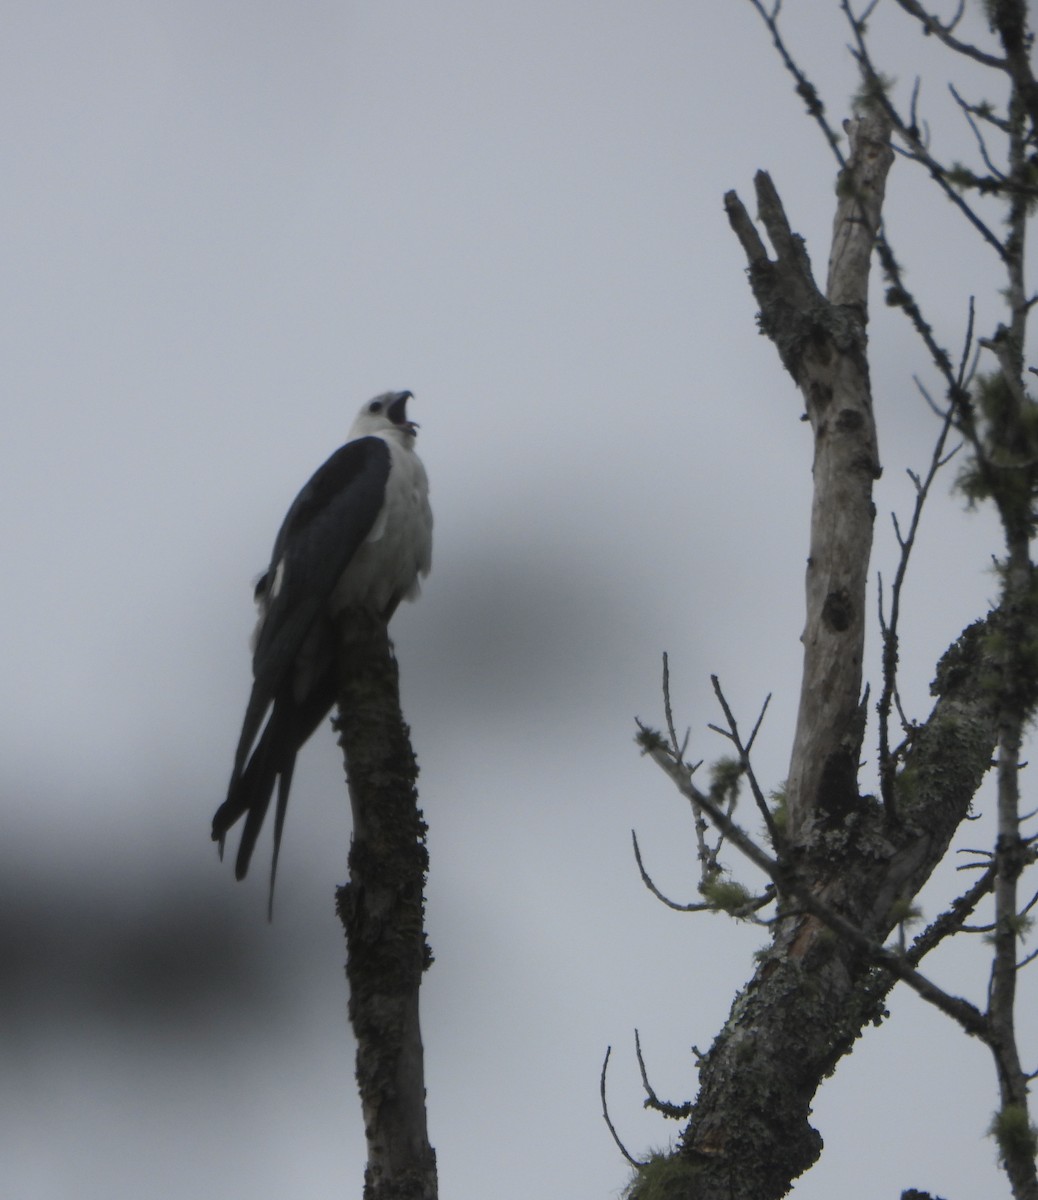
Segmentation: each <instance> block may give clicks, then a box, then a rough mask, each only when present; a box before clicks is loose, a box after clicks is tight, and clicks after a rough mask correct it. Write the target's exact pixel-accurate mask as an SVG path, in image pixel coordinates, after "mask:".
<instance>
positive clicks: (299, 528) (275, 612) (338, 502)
mask: <svg viewBox="0 0 1038 1200" xmlns="http://www.w3.org/2000/svg"><path fill="white" fill-rule="evenodd" d="M389 464H390V458H389V448H388V446H387V445H386V443H385V442H384V441H383V440H382V439H381V438H375V437H367V438H358V439H356V440H355V441H352V442H347V443H346V445H345V446H341V447H340V448H339V449H338V450H336V452H335V453H334V454H333V455H332V456H331V458H329V459H328V461H327V462H326V463H324V465H323V466H321V467H319V468H318V469H317V471H316V472H315V473H314V475H313V476H312V477H311V479H310V480H309V482H308V483H307V484H306V486H305V487H304V488H303V490H302V491H301V492H300V493H299V495H298V496H297V497H296V499H295V501H294V502H293V504H292V507H291V508H290V509H289V510H288V513H287V515H286V516H285V519H284V521H283V522H282V524H281V528H280V530H279V531H278V535H277V538H276V539H275V541H274V551H273V553H272V555H271V560H270V567H269V568H268V570H267V573H266V575H265V576H264V580H265V587H266V592H265V606H266V615H265V617H264V620H263V623H262V625H261V627H260V629H259V631H258V636H257V639H256V645H255V648H254V651H253V659H252V671H253V677H254V678H253V686H252V694H251V695H250V697H249V703H248V706H247V708H246V711H245V719H244V721H243V723H242V731H241V738H240V739H239V742H238V750H237V753H236V754H235V759H234V771H235V775H238V774H239V773H240V772H241V771H242V770H243V769H244V767H245V761H246V757H247V756H248V753H249V751H250V750H251V748H252V744H253V742H254V741H255V739H256V735H257V734H258V733H259V729H260V725H261V724H262V722H263V718H264V716H265V715H266V713H267V710H268V708H269V707H270V705H271V704H272V703H273V700H274V697H275V695H277V694H278V693H279V692H280V691H281V688H282V686H283V684H284V682H285V680H286V679H287V678H290V677H291V675H292V673H293V668H294V666H295V663H296V658H297V656H298V654H299V651H300V649H301V648H302V646H303V643H304V641H305V639H306V635H307V633H308V632H309V631H310V629H311V627H312V626H313V624H314V622H315V621H316V620H317V619H318V618H319V617H320V616H322V615H323V614H324V612H325V610H326V608H327V604H328V600H329V598H330V597H331V594H332V592H333V591H334V590H335V585H336V584H337V583H338V581H339V577H340V575H342V573H343V571H344V570H345V569H346V567H347V565H348V564H349V562H350V559H351V558H353V556H354V554H355V553H356V552H357V550H358V548H359V547H360V546H361V544H362V543H363V541H364V539H365V538H366V537H367V536H368V534H369V533H370V532H371V529H372V526H373V525H374V524H375V521H376V519H377V517H378V514H379V510H380V509H381V507H382V501H383V498H384V496H385V490H386V480H387V479H388V478H389ZM262 585H263V581H261V586H262ZM232 782H233V778H232Z"/></svg>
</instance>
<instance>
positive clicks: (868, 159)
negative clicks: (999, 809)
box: [635, 116, 998, 1200]
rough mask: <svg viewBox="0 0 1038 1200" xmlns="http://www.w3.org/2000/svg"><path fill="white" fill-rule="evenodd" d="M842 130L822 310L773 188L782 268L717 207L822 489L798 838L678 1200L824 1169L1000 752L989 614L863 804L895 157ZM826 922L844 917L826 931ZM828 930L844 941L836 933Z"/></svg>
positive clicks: (759, 1197)
mask: <svg viewBox="0 0 1038 1200" xmlns="http://www.w3.org/2000/svg"><path fill="white" fill-rule="evenodd" d="M849 133H850V138H851V150H852V154H851V158H850V160H849V161H848V165H847V167H846V169H845V172H844V174H843V177H842V178H841V184H840V188H839V189H838V191H839V201H838V208H837V216H836V222H835V228H834V238H833V251H832V256H831V259H830V268H829V279H828V284H827V289H826V294H825V295H824V296H823V295H822V294H821V292H820V291H819V289H818V288H817V287H816V286H815V284H814V281H813V278H812V276H811V270H810V263H809V261H808V257H807V253H806V250H805V248H804V244H803V242H802V240H801V239H800V238H799V237H797V236H796V235H794V234H793V233H792V232H791V231H790V228H789V225H788V222H787V221H786V217H785V214H784V212H783V210H782V205H781V202H780V200H779V198H778V195H777V193H776V191H775V189H774V187H773V186H772V184H771V181H770V179H769V178H768V177H767V176H766V175H764V174H763V173H762V174H758V176H757V179H756V189H757V196H758V202H759V205H760V218H761V221H762V222H763V224H764V225H765V228H766V229H767V232H768V235H769V238H770V241H771V244H772V246H773V248H774V252H775V257H774V259H772V258H771V257H769V255H768V253H767V251H766V249H765V247H764V244H763V242H762V241H761V239H760V237H759V235H758V233H757V230H756V228H755V226H754V225H753V223H752V222H751V221H750V219H749V217H748V216H747V214H746V211H745V209H744V208H743V206H742V204H741V203H740V201H739V199H738V197H737V196H736V195H735V194H734V193H729V195H728V196H727V197H726V199H725V202H726V208H727V210H728V214H729V219H730V221H731V224H732V227H733V229H734V230H735V232H736V234H737V236H738V237H739V239H740V242H741V243H742V245H743V248H744V250H745V251H746V254H747V258H748V261H749V275H750V282H751V285H752V287H753V290H754V294H755V296H756V298H757V300H758V303H759V304H760V309H761V312H760V317H759V320H760V324H761V327H762V329H763V331H764V332H765V333H767V334H768V336H769V337H771V338H772V340H773V341H774V342H775V344H776V346H777V348H778V350H779V353H780V355H781V357H782V361H783V363H784V365H785V366H786V367H787V369H788V370H789V371H790V372H791V374H792V375H793V377H794V379H795V380H796V381H797V383H798V385H799V386H800V388H801V390H802V392H803V395H804V401H805V405H806V409H807V414H808V417H809V419H810V421H811V426H812V430H813V433H814V441H815V460H814V489H815V491H814V503H813V507H812V520H811V548H810V557H809V561H808V568H807V622H806V627H805V632H804V637H803V641H804V677H803V684H802V692H801V702H800V710H799V715H798V723H797V729H796V737H795V745H794V748H793V754H792V763H791V773H790V780H789V784H788V803H789V806H790V809H791V813H790V818H791V822H790V829H789V835H788V836H787V838H786V840H785V843H784V844H783V846H781V847H780V848H779V860H780V862H781V872H776V875H775V878H776V882H777V883H778V884H779V887H780V892H781V893H782V901H781V904H782V908H781V917H780V920H779V923H778V925H777V927H776V932H775V937H774V940H773V942H772V945H771V947H770V948H769V951H768V953H767V955H766V956H765V957H764V959H763V960H762V961H761V963H760V965H759V967H758V969H757V971H756V973H755V975H754V977H753V979H751V981H750V982H749V983H748V984H747V985H746V987H745V988H744V989H743V991H742V992H741V993H740V994H739V996H737V997H736V1000H735V1002H734V1004H733V1006H732V1009H731V1013H730V1015H729V1018H728V1021H727V1023H726V1025H725V1027H724V1029H723V1030H722V1031H721V1033H720V1034H719V1035H718V1037H717V1039H716V1041H715V1043H714V1045H713V1046H712V1048H711V1049H710V1051H709V1052H708V1053H707V1054H706V1055H705V1056H703V1058H702V1059H701V1060H700V1062H699V1074H700V1090H699V1094H698V1097H697V1099H696V1102H695V1104H694V1106H693V1108H692V1112H691V1117H690V1120H689V1122H688V1125H687V1127H686V1129H685V1131H684V1134H683V1136H682V1142H681V1147H680V1151H679V1156H680V1158H681V1160H682V1161H683V1163H684V1164H685V1168H686V1170H687V1186H686V1187H684V1188H683V1189H682V1190H681V1191H680V1193H679V1192H675V1193H674V1194H675V1196H677V1195H679V1194H680V1195H681V1196H685V1197H688V1198H692V1197H695V1200H715V1198H716V1200H721V1198H722V1197H723V1198H724V1200H771V1198H773V1197H774V1198H777V1197H780V1196H783V1195H784V1194H785V1193H786V1191H787V1190H788V1188H789V1186H790V1184H791V1183H792V1181H793V1180H794V1179H796V1178H797V1176H799V1175H800V1174H802V1173H803V1172H804V1171H805V1170H807V1169H808V1168H809V1167H810V1166H811V1165H812V1163H813V1162H814V1161H815V1160H816V1158H817V1157H818V1155H819V1153H820V1150H821V1138H820V1136H819V1135H818V1133H817V1132H816V1131H815V1130H814V1129H813V1128H812V1127H811V1125H810V1121H809V1116H810V1111H811V1103H812V1101H813V1098H814V1095H815V1092H816V1091H817V1088H818V1087H819V1085H820V1084H821V1082H822V1080H823V1079H824V1078H825V1077H826V1076H827V1075H828V1074H829V1073H830V1072H831V1071H832V1070H833V1068H834V1066H835V1064H836V1063H837V1062H838V1060H839V1059H840V1058H841V1057H842V1055H844V1054H845V1053H847V1052H848V1051H849V1050H850V1048H851V1046H852V1045H853V1043H854V1041H855V1039H856V1038H857V1037H858V1035H859V1034H860V1032H861V1030H862V1028H863V1027H864V1026H865V1025H866V1024H868V1023H870V1022H872V1021H875V1020H878V1019H879V1018H880V1017H881V1016H882V1012H883V1009H882V1001H883V998H884V996H885V995H886V993H887V991H888V990H889V988H890V987H892V986H893V984H894V982H895V981H896V979H897V978H898V977H903V974H902V975H900V976H899V974H898V972H899V971H900V970H901V969H902V968H901V964H900V962H897V963H895V962H894V960H893V956H891V955H889V953H888V952H885V951H882V950H881V947H882V943H883V942H884V940H885V939H886V937H887V936H888V934H889V933H890V931H891V930H892V929H893V928H894V926H895V925H896V924H897V922H898V920H899V919H900V918H901V916H902V915H903V913H904V905H905V902H906V900H910V899H911V898H912V897H913V896H914V895H915V894H916V892H917V891H918V890H919V888H920V887H921V886H922V885H923V883H924V882H925V880H926V879H927V878H928V877H929V875H930V874H931V872H932V871H933V869H934V867H935V866H936V865H937V863H938V862H940V861H941V859H942V857H943V856H944V854H945V852H946V851H947V848H948V845H949V843H950V840H951V837H952V835H953V833H954V831H955V829H956V828H957V827H958V825H959V823H960V822H961V821H962V819H963V818H964V817H965V815H966V813H967V811H968V808H969V804H970V801H971V799H972V797H973V795H974V793H975V791H976V789H977V787H978V786H979V784H980V781H981V779H982V778H983V776H984V774H985V772H986V771H987V770H988V769H989V767H990V764H991V755H992V751H993V748H994V746H995V743H996V740H997V711H996V705H995V702H994V701H993V699H992V697H991V695H990V691H989V689H987V687H986V682H987V680H988V678H989V675H990V670H991V662H990V659H989V657H988V656H987V651H986V649H985V647H986V645H987V644H988V641H987V639H986V638H985V634H986V633H987V632H988V630H989V628H990V625H991V623H992V622H995V621H997V620H998V617H997V615H995V614H993V615H992V616H991V617H989V618H988V621H987V622H978V624H977V625H976V626H974V627H971V629H969V630H967V631H966V632H965V633H964V635H963V637H962V638H961V639H960V641H959V642H958V643H957V644H956V645H955V646H953V647H952V648H951V649H950V650H949V651H948V653H947V655H946V656H945V658H944V660H943V661H942V664H941V667H940V669H939V671H938V676H937V680H936V681H935V684H934V691H935V695H936V696H937V700H936V703H935V705H934V709H933V711H932V713H931V714H930V716H929V717H928V719H927V720H926V722H924V723H923V725H921V726H920V727H919V729H918V731H917V734H916V736H915V738H914V740H913V743H912V745H911V747H910V749H909V750H908V751H907V753H906V756H905V759H904V762H903V766H902V769H901V771H900V773H899V774H898V775H897V777H896V779H895V782H894V787H895V794H896V797H897V819H893V814H891V813H890V812H886V811H884V809H883V806H882V805H881V804H880V803H879V802H878V801H877V800H876V799H875V798H874V797H870V796H862V795H861V794H860V792H859V789H858V785H857V764H858V758H859V752H860V747H861V737H862V728H863V724H864V711H863V709H862V701H861V696H860V690H861V678H862V676H861V671H862V647H863V640H864V605H865V584H866V573H867V570H868V564H869V554H870V550H871V542H872V522H873V505H872V497H871V491H872V483H873V480H874V479H875V477H876V476H877V474H878V471H879V463H878V455H877V449H876V434H875V425H874V421H873V416H872V404H871V397H870V392H869V375H868V364H867V359H866V338H865V324H866V319H867V309H866V295H867V287H868V272H869V262H870V258H871V251H872V247H873V241H874V237H875V233H876V230H877V227H878V223H879V218H880V208H881V204H882V197H883V184H884V179H885V175H886V172H887V170H888V169H889V166H890V162H891V160H892V154H891V152H890V148H889V130H888V129H887V127H886V125H885V123H884V122H883V121H882V120H881V119H879V118H876V117H871V116H870V117H866V118H862V119H860V120H858V121H856V122H852V123H851V126H850V129H849ZM826 912H828V913H831V914H835V918H836V920H833V921H830V922H828V923H827V921H826V919H825V913H826ZM838 923H842V926H843V931H842V932H841V933H834V931H833V930H834V927H836V925H837V924H838ZM850 935H852V936H850ZM892 967H896V968H897V970H892V969H891V968H892ZM933 992H934V993H935V994H934V995H933V996H931V997H929V998H931V999H932V1000H933V1001H934V1002H935V1003H939V1004H941V1005H942V1006H944V1007H945V1008H946V1010H947V1011H948V1012H949V1014H950V1015H952V1016H954V1017H955V1018H956V1019H958V1020H959V1021H960V1023H962V1024H963V1025H964V1027H966V1028H967V1029H970V1030H971V1031H972V1032H978V1031H979V1030H980V1029H981V1028H982V1026H983V1020H984V1019H983V1017H982V1015H981V1014H980V1013H978V1012H977V1010H975V1009H974V1008H973V1007H972V1006H971V1005H969V1004H967V1003H966V1002H964V1001H957V1000H956V999H955V998H954V997H945V996H943V994H940V993H939V990H938V989H933ZM635 1195H637V1192H635Z"/></svg>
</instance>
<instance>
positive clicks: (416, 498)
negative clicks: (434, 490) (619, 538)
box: [330, 435, 432, 613]
mask: <svg viewBox="0 0 1038 1200" xmlns="http://www.w3.org/2000/svg"><path fill="white" fill-rule="evenodd" d="M383 440H384V441H385V443H386V445H387V446H388V447H389V454H390V468H389V477H388V479H387V481H386V495H385V500H384V502H383V505H382V508H381V509H380V510H379V514H378V516H377V517H376V518H375V524H374V525H373V526H372V529H371V532H370V533H369V534H368V536H367V538H366V540H365V541H364V543H363V544H362V545H361V546H360V548H359V549H358V550H357V552H356V554H354V556H353V558H352V559H351V560H350V563H349V565H348V566H347V568H346V570H345V571H343V573H342V575H341V576H340V578H339V583H338V585H337V586H336V588H335V591H334V592H333V594H332V597H331V603H330V610H331V612H332V613H336V612H338V611H340V610H341V609H343V608H366V609H370V610H371V611H373V612H379V613H384V612H386V611H387V610H388V609H391V608H392V607H395V606H396V604H397V603H398V602H399V601H400V600H402V599H407V600H413V599H414V598H415V597H416V596H417V595H418V579H419V576H422V575H428V573H429V568H430V566H431V565H432V511H431V509H430V508H429V481H428V479H427V477H426V474H425V467H424V466H423V465H422V462H421V459H419V457H418V455H417V454H415V453H414V451H413V450H412V449H411V448H410V446H405V445H401V444H400V442H399V441H398V439H397V438H396V437H394V436H392V435H390V436H387V437H385V438H384V439H383Z"/></svg>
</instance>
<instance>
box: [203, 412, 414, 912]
mask: <svg viewBox="0 0 1038 1200" xmlns="http://www.w3.org/2000/svg"><path fill="white" fill-rule="evenodd" d="M410 399H411V393H410V392H386V393H384V394H383V395H381V396H376V397H375V399H374V400H371V401H369V402H368V403H367V404H365V405H364V407H363V408H362V409H361V410H360V412H359V413H358V414H357V419H356V420H355V421H354V422H353V427H352V428H351V430H350V436H349V440H348V441H347V442H346V444H345V445H343V446H340V448H339V449H338V450H336V451H335V453H334V454H333V455H332V456H331V458H329V459H328V461H327V462H326V463H324V465H323V466H321V467H319V468H318V469H317V471H316V472H315V473H314V475H313V476H312V478H311V479H310V481H309V482H308V483H307V484H306V486H305V487H304V488H303V490H302V491H301V492H300V493H299V495H298V496H297V497H296V498H295V500H294V501H293V503H292V506H291V508H290V509H289V510H288V514H287V515H286V517H285V519H284V521H283V522H282V525H281V528H280V529H279V530H278V535H277V537H276V538H275V539H274V551H273V553H272V554H271V558H270V566H269V567H268V568H267V570H266V572H265V573H264V574H263V575H262V576H261V578H260V580H259V582H258V583H257V584H256V605H257V607H258V609H259V620H258V621H257V623H256V629H255V632H254V633H253V635H252V651H253V655H252V673H253V684H252V694H251V695H250V696H249V703H248V706H247V708H246V710H245V720H244V722H243V724H242V731H241V737H240V739H239V741H238V750H237V753H236V754H235V756H234V770H233V771H232V772H231V782H230V786H229V787H228V789H227V799H226V800H225V801H224V802H223V804H222V805H221V806H220V808H219V809H218V810H217V812H216V815H215V816H214V817H213V840H214V841H218V842H219V843H220V853H221V855H222V853H223V844H224V838H225V836H226V834H227V831H228V830H229V829H230V828H231V827H232V826H233V825H234V824H235V822H236V821H238V820H239V819H240V818H241V817H244V818H245V824H244V826H243V828H242V834H241V842H240V844H239V846H238V856H237V859H236V861H235V868H234V873H235V875H236V876H237V878H238V879H243V878H244V877H245V874H246V872H247V871H248V869H249V859H250V857H251V855H252V851H253V849H254V847H255V845H256V838H257V837H258V836H259V831H260V828H261V826H262V824H263V818H264V817H265V816H266V812H267V809H268V808H269V806H270V800H271V797H272V795H273V794H274V788H275V785H276V786H277V794H278V798H277V806H276V809H275V813H274V854H273V860H272V863H271V871H270V890H271V900H273V891H274V875H275V872H276V870H277V859H278V851H279V849H280V845H281V831H282V828H283V826H284V820H285V808H286V806H287V804H288V792H289V788H290V786H291V783H292V771H293V768H294V767H295V760H296V755H297V754H298V753H299V750H300V749H301V748H302V746H303V743H304V742H305V741H306V740H307V738H309V736H310V735H311V734H312V733H313V732H314V730H315V729H316V728H317V726H318V725H319V724H320V723H321V721H322V720H324V718H325V716H326V715H327V714H328V712H329V711H330V709H331V707H332V705H333V704H334V703H335V695H336V682H337V681H336V669H335V661H336V654H335V626H334V618H335V617H336V615H337V614H338V613H340V612H342V611H343V610H346V609H350V610H354V611H356V610H362V611H364V612H367V613H371V614H374V615H376V616H378V617H380V618H381V619H382V620H384V621H388V620H389V618H390V617H391V616H392V615H393V613H394V612H395V611H396V608H397V605H398V604H399V603H400V601H401V600H405V599H406V600H413V599H414V598H415V597H416V596H417V595H418V578H419V576H422V575H427V574H428V573H429V567H430V565H431V561H432V512H431V511H430V508H429V484H428V480H427V478H426V474H425V468H424V467H423V466H422V462H421V459H419V457H418V455H417V454H415V452H414V442H415V435H416V431H417V426H416V425H415V423H414V422H413V421H410V420H408V417H407V402H408V400H410Z"/></svg>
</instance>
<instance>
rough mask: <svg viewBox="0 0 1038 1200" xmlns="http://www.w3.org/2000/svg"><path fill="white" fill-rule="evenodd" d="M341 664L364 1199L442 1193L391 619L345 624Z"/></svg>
mask: <svg viewBox="0 0 1038 1200" xmlns="http://www.w3.org/2000/svg"><path fill="white" fill-rule="evenodd" d="M338 665H339V681H340V682H339V715H338V728H339V731H340V745H341V746H342V749H343V754H344V757H345V763H346V773H347V778H348V781H349V792H350V805H351V807H352V810H353V841H352V845H351V847H350V855H349V870H350V878H349V882H348V883H347V884H346V885H345V886H344V887H341V888H339V889H338V892H337V895H336V900H337V909H338V912H339V916H340V918H341V920H342V924H343V928H344V929H345V931H346V941H347V947H348V956H347V961H346V975H347V978H348V980H349V988H350V1000H349V1016H350V1022H351V1024H352V1026H353V1031H354V1034H355V1035H356V1038H357V1084H358V1088H359V1090H360V1098H361V1107H362V1110H363V1115H364V1133H365V1136H366V1138H367V1146H368V1163H367V1168H366V1170H365V1174H364V1200H436V1195H437V1182H436V1155H435V1152H434V1151H433V1149H432V1147H431V1146H430V1145H429V1138H428V1132H427V1124H426V1112H425V1076H424V1064H423V1055H422V1038H421V1030H420V1026H419V1016H418V993H419V987H420V984H421V979H422V972H423V971H424V970H425V969H426V968H427V967H428V966H429V964H430V963H431V962H432V955H431V954H430V952H429V947H428V944H427V942H426V936H425V928H424V896H423V888H424V883H425V874H426V869H427V867H428V854H427V852H426V846H425V832H426V826H425V822H424V820H423V819H422V814H421V811H420V809H419V808H418V794H417V790H416V787H415V781H416V779H417V775H418V767H417V764H416V762H415V758H414V753H413V751H412V749H411V744H410V740H409V733H408V729H407V726H406V725H405V723H404V719H403V715H402V713H401V711H400V699H399V678H398V672H397V665H396V659H395V658H394V656H393V651H392V646H391V644H390V642H389V637H388V635H387V632H386V627H385V624H384V623H383V622H382V621H380V620H378V619H377V618H374V617H369V616H367V615H366V614H360V613H350V614H349V616H348V618H347V619H344V620H342V621H340V626H339V664H338Z"/></svg>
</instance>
